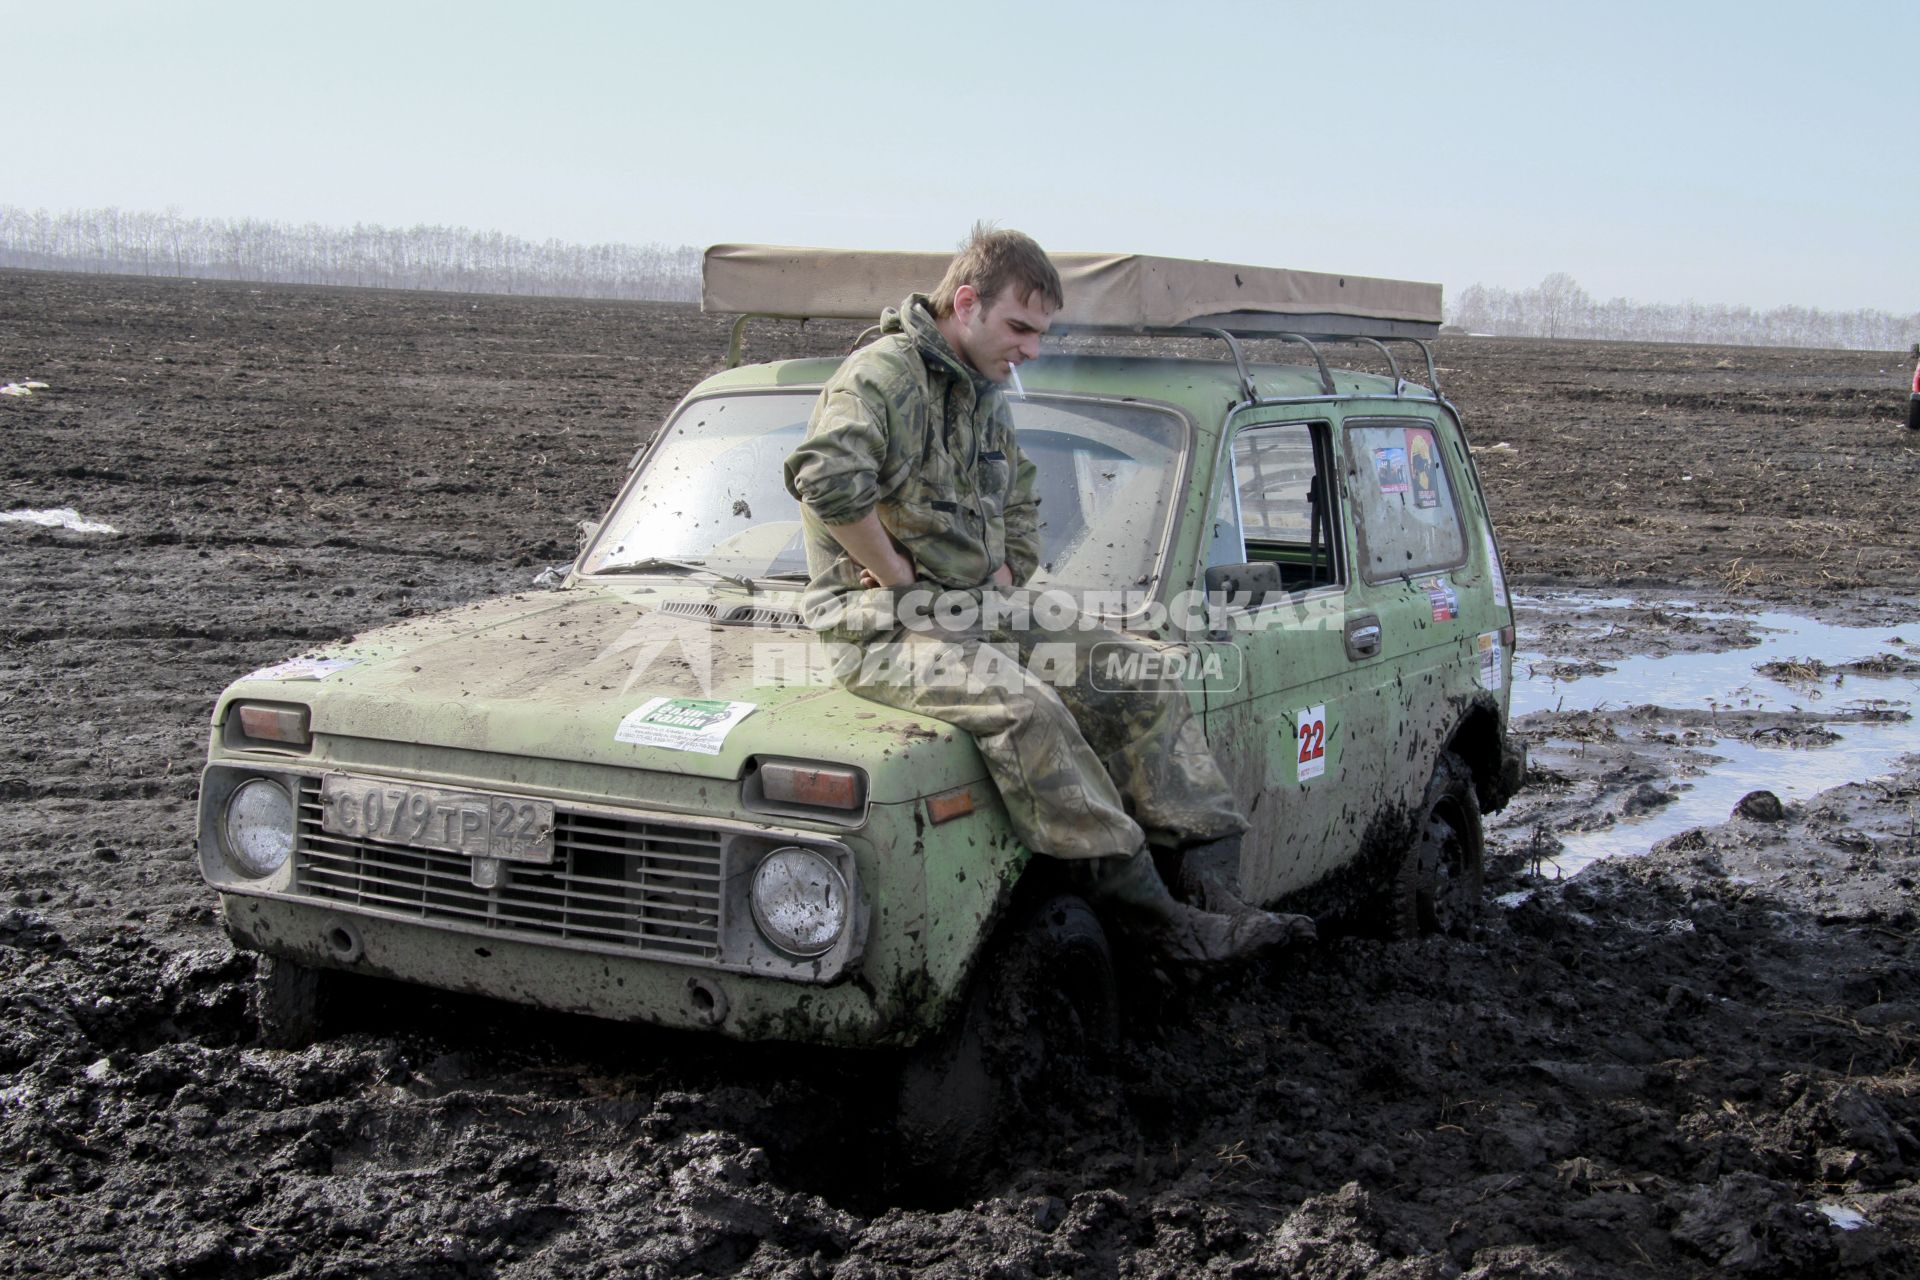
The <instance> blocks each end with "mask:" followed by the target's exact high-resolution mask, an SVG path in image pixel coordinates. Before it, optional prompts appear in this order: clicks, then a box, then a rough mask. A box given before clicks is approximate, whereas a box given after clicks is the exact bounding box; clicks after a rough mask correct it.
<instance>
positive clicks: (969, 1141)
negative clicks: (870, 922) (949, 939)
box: [898, 894, 1120, 1182]
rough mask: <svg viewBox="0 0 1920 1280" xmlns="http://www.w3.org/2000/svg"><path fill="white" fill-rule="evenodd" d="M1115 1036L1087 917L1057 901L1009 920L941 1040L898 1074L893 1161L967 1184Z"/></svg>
mask: <svg viewBox="0 0 1920 1280" xmlns="http://www.w3.org/2000/svg"><path fill="white" fill-rule="evenodd" d="M1119 1038H1120V1000H1119V991H1118V987H1117V985H1116V983H1115V981H1114V963H1113V952H1112V949H1111V947H1110V946H1109V945H1108V942H1107V934H1106V930H1105V929H1103V928H1102V927H1101V925H1100V921H1099V919H1098V918H1097V917H1096V916H1095V915H1094V913H1093V908H1092V907H1090V906H1088V905H1087V903H1086V901H1085V900H1084V899H1082V898H1079V897H1077V896H1074V895H1072V894H1056V895H1054V896H1052V897H1049V898H1046V899H1045V900H1043V901H1041V902H1039V903H1038V904H1037V905H1035V906H1033V907H1031V908H1029V909H1027V910H1025V911H1022V912H1018V913H1017V914H1015V915H1014V916H1013V917H1012V918H1011V919H1010V920H1009V922H1008V925H1007V927H1005V928H1003V929H1002V931H1001V933H1000V935H999V937H998V938H997V939H996V941H995V943H994V945H993V949H992V950H991V952H990V953H989V954H988V956H987V958H986V961H985V963H984V964H982V966H981V968H980V970H979V971H978V973H976V975H975V977H974V980H973V984H972V986H971V988H970V989H969V991H968V994H967V998H966V1001H965V1004H964V1006H963V1007H962V1008H961V1009H960V1010H959V1011H958V1013H957V1015H956V1016H955V1017H954V1018H953V1019H952V1020H951V1022H950V1023H949V1025H948V1026H947V1028H946V1030H945V1031H943V1032H942V1033H941V1034H940V1035H938V1036H936V1037H934V1038H933V1039H932V1040H931V1041H929V1042H927V1043H925V1044H923V1045H921V1046H920V1047H919V1048H918V1049H916V1050H914V1052H913V1054H912V1055H911V1056H910V1057H909V1059H908V1061H907V1062H906V1064H905V1066H904V1067H903V1069H902V1071H901V1079H900V1097H899V1118H898V1135H899V1140H900V1142H899V1152H898V1154H899V1163H900V1165H901V1166H902V1168H903V1170H904V1171H905V1172H907V1173H908V1174H909V1176H913V1177H918V1178H922V1179H925V1178H936V1179H939V1180H941V1181H948V1182H955V1181H960V1182H964V1181H966V1180H969V1179H971V1178H973V1177H974V1176H976V1175H978V1174H979V1173H980V1172H981V1171H982V1170H984V1169H985V1168H987V1167H988V1166H989V1165H990V1164H991V1162H992V1159H993V1157H994V1155H995V1153H996V1152H997V1150H998V1149H999V1148H1000V1146H1001V1139H1002V1138H1003V1137H1005V1136H1006V1135H1007V1134H1008V1133H1009V1131H1010V1130H1012V1129H1013V1128H1014V1127H1016V1126H1018V1125H1019V1124H1020V1121H1021V1118H1022V1116H1023V1115H1025V1114H1027V1113H1028V1110H1029V1108H1035V1107H1038V1106H1040V1105H1041V1104H1042V1103H1043V1100H1044V1098H1045V1097H1046V1095H1047V1093H1048V1090H1049V1089H1050V1088H1056V1087H1057V1088H1070V1087H1071V1084H1072V1081H1073V1079H1074V1077H1075V1076H1076V1075H1077V1073H1078V1072H1080V1071H1082V1070H1084V1068H1085V1066H1086V1065H1088V1064H1095V1063H1098V1062H1099V1061H1101V1060H1102V1059H1104V1058H1105V1057H1107V1056H1108V1055H1109V1054H1111V1053H1112V1052H1113V1050H1114V1048H1115V1046H1116V1045H1117V1044H1118V1043H1119Z"/></svg>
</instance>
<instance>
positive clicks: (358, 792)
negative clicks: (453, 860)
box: [320, 776, 553, 862]
mask: <svg viewBox="0 0 1920 1280" xmlns="http://www.w3.org/2000/svg"><path fill="white" fill-rule="evenodd" d="M320 829H321V830H322V831H325V832H328V833H330V834H332V835H338V836H351V837H353V838H355V839H359V840H385V841H388V842H390V843H393V844H403V845H408V846H411V847H412V848H416V849H438V850H440V851H441V852H443V853H464V854H468V855H470V856H472V857H475V858H504V859H506V860H507V861H510V862H552V861H553V802H552V801H550V800H527V799H523V798H521V797H519V796H490V795H482V794H480V793H479V792H475V791H446V790H443V789H441V788H439V787H416V786H408V785H402V784H400V783H394V782H374V781H371V780H369V779H366V778H345V777H339V776H330V777H327V778H325V779H323V780H322V781H321V783H320Z"/></svg>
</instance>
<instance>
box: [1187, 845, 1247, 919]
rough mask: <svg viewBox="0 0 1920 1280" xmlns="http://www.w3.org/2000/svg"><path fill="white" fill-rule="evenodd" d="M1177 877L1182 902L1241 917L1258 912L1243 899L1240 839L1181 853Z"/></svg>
mask: <svg viewBox="0 0 1920 1280" xmlns="http://www.w3.org/2000/svg"><path fill="white" fill-rule="evenodd" d="M1179 866H1180V869H1179V871H1178V873H1177V875H1178V878H1177V879H1175V880H1174V881H1173V888H1174V889H1176V890H1177V891H1178V892H1179V894H1180V897H1181V899H1182V900H1184V901H1186V902H1189V903H1192V904H1193V905H1194V906H1196V907H1198V908H1200V909H1201V910H1202V911H1217V912H1219V913H1220V914H1221V915H1228V916H1239V915H1245V914H1246V913H1247V912H1249V911H1253V910H1255V908H1254V907H1253V905H1252V904H1250V903H1249V902H1247V900H1246V899H1245V898H1242V897H1241V896H1240V837H1239V836H1237V835H1231V836H1221V837H1220V838H1219V839H1218V840H1208V841H1207V842H1206V843H1204V844H1196V845H1189V846H1188V847H1187V848H1185V849H1183V850H1181V852H1180V863H1179Z"/></svg>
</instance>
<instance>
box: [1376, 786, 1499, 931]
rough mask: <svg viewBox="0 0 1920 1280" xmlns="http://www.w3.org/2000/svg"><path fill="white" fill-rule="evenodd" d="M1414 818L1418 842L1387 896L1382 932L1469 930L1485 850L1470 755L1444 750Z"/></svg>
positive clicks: (1405, 856)
mask: <svg viewBox="0 0 1920 1280" xmlns="http://www.w3.org/2000/svg"><path fill="white" fill-rule="evenodd" d="M1414 821H1415V826H1414V838H1413V843H1412V845H1411V846H1410V847H1409V848H1408V849H1407V850H1406V852H1405V853H1404V854H1403V855H1402V856H1401V858H1400V862H1399V865H1398V866H1397V867H1396V868H1395V869H1394V875H1393V880H1392V883H1391V885H1390V886H1389V888H1388V891H1387V893H1386V894H1385V895H1384V900H1383V902H1382V909H1381V915H1382V917H1383V918H1382V920H1381V924H1382V926H1383V932H1385V933H1386V934H1387V936H1389V937H1393V938H1417V937H1420V936H1421V935H1423V934H1430V933H1446V934H1453V935H1455V936H1458V935H1461V934H1464V933H1466V932H1467V931H1468V930H1469V929H1471V928H1472V927H1473V922H1474V919H1475V918H1476V917H1477V916H1478V915H1479V913H1480V901H1481V895H1482V880H1483V878H1484V875H1485V865H1484V861H1485V854H1486V841H1485V837H1484V836H1483V834H1482V832H1481V827H1480V802H1479V800H1478V799H1477V798H1476V797H1475V795H1474V790H1473V771H1472V770H1471V769H1469V768H1468V767H1467V763H1466V761H1464V760H1462V759H1461V758H1460V757H1459V756H1457V755H1455V754H1454V753H1453V752H1451V751H1446V752H1442V753H1441V755H1440V759H1439V760H1438V761H1437V762H1435V764H1434V766H1433V777H1432V779H1430V780H1429V781H1428V783H1427V792H1426V795H1425V797H1423V798H1422V800H1421V802H1420V811H1419V813H1418V814H1416V815H1415V819H1414Z"/></svg>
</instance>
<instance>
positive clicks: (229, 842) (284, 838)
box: [221, 778, 293, 876]
mask: <svg viewBox="0 0 1920 1280" xmlns="http://www.w3.org/2000/svg"><path fill="white" fill-rule="evenodd" d="M221 825H222V826H223V828H224V830H225V833H226V842H225V843H226V850H227V857H228V858H229V859H230V860H231V861H232V862H233V865H234V866H235V867H236V868H237V869H238V870H239V871H240V872H241V873H242V874H245V875H250V876H270V875H272V874H273V873H274V872H276V871H278V870H279V869H280V868H281V867H283V866H285V865H286V863H287V859H288V858H289V857H291V856H292V855H293V797H291V796H289V795H288V794H287V790H286V788H285V787H283V786H281V785H280V784H279V783H277V782H272V781H269V780H268V779H266V778H253V779H250V780H249V781H246V782H243V783H241V784H240V785H239V786H238V787H235V788H234V790H233V794H232V795H230V796H228V797H227V812H226V815H225V817H224V818H223V819H222V824H221Z"/></svg>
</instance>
